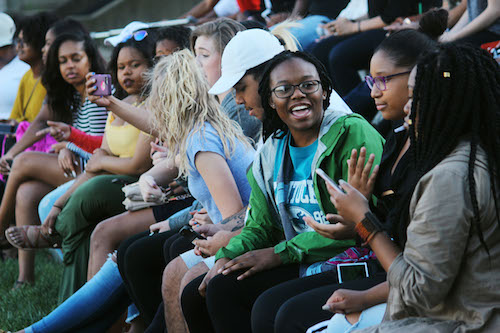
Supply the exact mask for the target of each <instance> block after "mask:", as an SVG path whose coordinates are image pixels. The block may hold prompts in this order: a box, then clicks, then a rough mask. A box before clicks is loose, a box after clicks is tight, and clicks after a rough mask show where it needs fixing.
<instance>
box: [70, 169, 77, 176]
mask: <svg viewBox="0 0 500 333" xmlns="http://www.w3.org/2000/svg"><path fill="white" fill-rule="evenodd" d="M71 174H72V175H73V178H76V172H75V171H74V170H73V171H71Z"/></svg>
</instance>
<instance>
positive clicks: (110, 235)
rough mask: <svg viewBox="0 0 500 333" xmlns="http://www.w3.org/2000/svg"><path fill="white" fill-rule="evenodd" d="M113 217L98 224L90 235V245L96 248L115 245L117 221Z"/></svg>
mask: <svg viewBox="0 0 500 333" xmlns="http://www.w3.org/2000/svg"><path fill="white" fill-rule="evenodd" d="M113 222H114V221H113V217H112V218H109V219H107V220H105V221H102V222H101V223H99V224H97V226H96V227H95V229H94V231H92V235H91V236H90V247H91V249H93V250H95V249H96V248H99V247H113V245H114V244H115V243H116V242H115V238H116V237H115V235H116V223H113Z"/></svg>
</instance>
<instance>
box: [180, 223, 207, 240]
mask: <svg viewBox="0 0 500 333" xmlns="http://www.w3.org/2000/svg"><path fill="white" fill-rule="evenodd" d="M179 233H180V234H181V236H183V237H184V238H186V239H187V240H188V241H190V242H192V241H194V240H195V239H203V240H206V238H205V237H204V236H202V235H201V234H200V233H198V232H196V231H194V230H193V228H191V226H189V225H186V226H184V227H182V228H181V230H179Z"/></svg>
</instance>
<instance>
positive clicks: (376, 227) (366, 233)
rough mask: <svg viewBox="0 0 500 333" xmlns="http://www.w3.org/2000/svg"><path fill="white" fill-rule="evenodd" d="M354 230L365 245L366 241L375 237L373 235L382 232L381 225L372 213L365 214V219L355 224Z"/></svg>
mask: <svg viewBox="0 0 500 333" xmlns="http://www.w3.org/2000/svg"><path fill="white" fill-rule="evenodd" d="M354 230H355V231H356V232H357V233H358V235H359V236H360V237H361V239H362V240H363V241H364V242H365V243H367V242H368V240H371V238H373V236H375V233H377V232H379V231H382V225H381V224H380V222H379V221H378V219H377V217H376V216H375V215H374V214H373V213H371V212H368V213H366V214H365V218H364V219H363V220H362V221H361V222H359V223H358V224H356V227H355V228H354Z"/></svg>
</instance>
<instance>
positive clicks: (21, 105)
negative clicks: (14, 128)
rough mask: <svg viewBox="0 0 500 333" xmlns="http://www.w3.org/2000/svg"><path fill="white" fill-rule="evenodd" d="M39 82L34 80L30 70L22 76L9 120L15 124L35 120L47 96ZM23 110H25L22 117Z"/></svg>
mask: <svg viewBox="0 0 500 333" xmlns="http://www.w3.org/2000/svg"><path fill="white" fill-rule="evenodd" d="M39 80H40V78H38V79H35V78H34V77H33V71H32V70H31V69H30V70H28V71H27V72H26V73H25V74H24V76H23V77H22V79H21V82H19V89H18V90H17V96H16V100H15V102H14V106H13V107H12V111H11V113H10V117H9V119H15V120H16V121H17V122H21V121H23V120H27V121H29V122H32V121H33V119H35V117H36V116H37V115H38V112H40V109H41V108H42V103H43V100H44V98H45V95H46V94H47V90H45V87H44V86H43V85H42V83H41V82H40V81H39ZM37 82H38V83H37ZM32 92H33V95H32V94H31V93H32ZM30 96H31V98H30ZM25 109H26V110H25ZM23 110H25V113H24V116H23Z"/></svg>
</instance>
